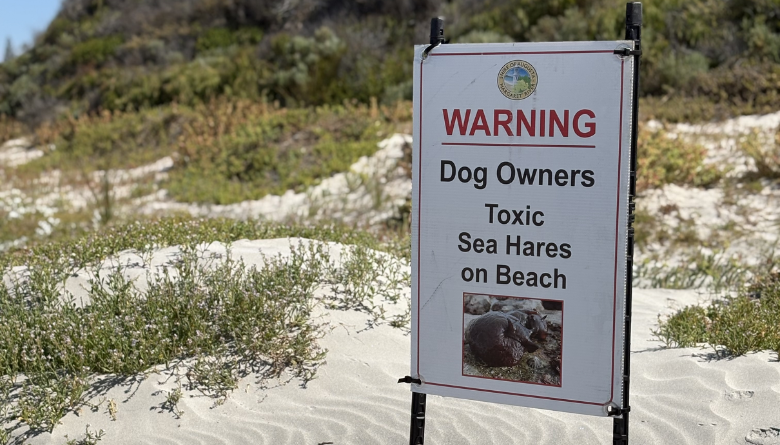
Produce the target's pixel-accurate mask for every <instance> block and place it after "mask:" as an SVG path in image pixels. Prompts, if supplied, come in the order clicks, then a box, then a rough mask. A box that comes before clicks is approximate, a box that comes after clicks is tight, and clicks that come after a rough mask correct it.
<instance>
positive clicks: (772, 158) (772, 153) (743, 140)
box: [737, 128, 780, 179]
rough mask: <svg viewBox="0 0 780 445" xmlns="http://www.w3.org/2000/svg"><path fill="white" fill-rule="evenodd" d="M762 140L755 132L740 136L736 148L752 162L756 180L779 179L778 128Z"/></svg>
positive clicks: (779, 148) (779, 133)
mask: <svg viewBox="0 0 780 445" xmlns="http://www.w3.org/2000/svg"><path fill="white" fill-rule="evenodd" d="M770 137H771V139H770V140H769V141H766V140H764V138H762V137H761V135H760V134H759V133H758V132H757V131H753V132H751V133H749V134H747V135H744V136H741V137H740V138H739V140H738V141H737V147H738V148H739V149H740V150H741V151H742V153H744V154H745V155H747V156H748V157H749V158H750V159H752V160H753V162H754V163H755V167H756V172H755V175H753V176H755V177H756V178H767V179H780V128H778V129H777V130H776V131H775V134H774V135H772V136H770Z"/></svg>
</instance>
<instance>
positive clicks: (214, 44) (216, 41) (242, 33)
mask: <svg viewBox="0 0 780 445" xmlns="http://www.w3.org/2000/svg"><path fill="white" fill-rule="evenodd" d="M262 39H263V31H262V30H261V29H259V28H254V27H246V28H240V29H238V30H231V29H228V28H209V29H207V30H206V32H204V33H203V34H202V35H201V36H200V37H198V41H197V42H196V43H195V49H197V51H198V52H205V51H209V50H213V49H218V48H227V47H229V46H231V45H256V44H258V43H260V41H261V40H262Z"/></svg>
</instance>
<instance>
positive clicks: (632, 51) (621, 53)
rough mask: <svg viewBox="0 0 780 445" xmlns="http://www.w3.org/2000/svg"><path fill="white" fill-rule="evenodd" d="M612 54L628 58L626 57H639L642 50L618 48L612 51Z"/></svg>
mask: <svg viewBox="0 0 780 445" xmlns="http://www.w3.org/2000/svg"><path fill="white" fill-rule="evenodd" d="M613 54H617V55H618V56H623V57H628V56H641V55H642V50H641V49H631V48H619V49H616V50H615V51H613Z"/></svg>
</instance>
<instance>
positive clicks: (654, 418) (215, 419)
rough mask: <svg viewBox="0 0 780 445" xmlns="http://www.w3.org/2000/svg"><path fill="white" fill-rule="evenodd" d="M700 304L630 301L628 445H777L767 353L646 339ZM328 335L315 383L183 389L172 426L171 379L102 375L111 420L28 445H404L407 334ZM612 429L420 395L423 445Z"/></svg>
mask: <svg viewBox="0 0 780 445" xmlns="http://www.w3.org/2000/svg"><path fill="white" fill-rule="evenodd" d="M288 243H289V242H288V241H287V240H272V241H252V242H242V243H241V245H240V246H239V247H240V249H237V250H234V253H239V254H240V255H241V256H242V257H243V258H244V259H245V261H247V262H248V263H250V264H251V263H253V262H254V263H256V262H258V261H260V259H259V254H258V252H260V249H265V250H266V251H271V250H274V249H275V251H278V252H284V251H285V248H284V245H287V244H288ZM702 301H704V298H703V297H702V296H700V295H698V294H697V293H696V292H695V291H670V290H637V291H636V292H635V305H634V315H635V318H634V325H633V338H634V341H633V345H632V349H633V353H632V357H631V358H632V384H631V405H632V417H631V443H632V444H637V445H638V444H663V445H667V444H672V445H677V444H680V445H683V444H707V445H715V444H723V445H726V444H754V445H770V444H773V445H777V444H780V363H778V362H777V361H776V360H777V359H776V357H774V355H770V354H769V353H761V354H753V355H748V356H746V357H739V358H736V359H733V360H715V359H713V358H712V357H711V355H710V352H711V351H710V350H702V349H696V348H689V349H668V350H664V349H661V348H660V346H661V344H660V343H659V342H658V341H657V340H653V339H652V337H651V335H650V329H652V328H653V327H654V326H655V324H656V322H657V315H658V314H659V313H662V314H668V313H671V312H672V311H673V309H674V308H677V307H681V306H682V305H687V304H695V303H697V302H702ZM320 316H321V317H322V320H323V321H327V322H329V323H330V325H331V327H332V328H333V329H331V330H329V332H328V333H327V334H326V335H325V336H324V337H323V338H322V340H321V345H322V346H323V347H325V348H327V349H328V351H329V352H328V355H327V358H326V363H325V364H323V365H322V366H321V368H320V370H319V372H318V378H316V379H315V380H313V381H311V382H309V383H308V385H306V387H305V388H304V387H302V386H301V385H300V382H297V381H295V380H293V381H291V382H289V383H287V384H282V382H271V384H270V385H267V386H270V387H265V388H264V387H261V385H259V384H258V383H257V381H256V378H253V377H252V376H250V377H248V378H245V379H244V380H242V381H241V385H240V388H239V389H238V390H236V391H235V392H233V393H232V394H231V396H230V398H229V399H228V400H227V402H226V403H225V404H224V405H223V406H219V407H213V406H212V405H213V399H209V398H206V397H203V396H201V395H200V394H199V393H197V392H186V391H185V393H184V396H183V397H182V400H181V402H179V405H178V406H179V408H180V409H182V410H183V411H184V413H183V414H182V415H181V416H180V417H177V416H176V415H175V414H173V413H171V412H169V411H166V410H163V409H162V408H161V404H162V403H163V402H164V400H165V396H164V394H161V393H159V391H162V390H170V389H172V388H173V387H174V384H173V383H172V381H173V379H168V380H167V381H166V377H170V375H169V373H167V372H163V373H161V374H159V375H151V376H149V377H148V378H147V379H145V380H142V381H124V382H121V383H119V382H114V381H112V380H111V379H109V378H106V379H105V381H104V383H105V384H106V385H107V388H108V389H107V390H106V391H104V392H103V395H101V396H100V397H107V398H114V399H115V400H116V401H117V405H118V409H119V412H118V414H117V420H116V421H112V420H111V418H110V417H109V415H108V414H107V412H106V409H105V405H103V406H101V408H99V409H98V411H97V412H92V411H90V410H88V409H85V410H83V412H82V413H81V415H80V416H77V415H75V414H70V415H68V416H66V417H65V418H64V419H63V421H62V425H61V426H59V427H58V428H56V429H55V430H54V433H53V434H43V435H40V436H38V437H35V438H33V439H32V440H30V442H29V443H31V444H62V443H64V438H63V436H64V435H65V434H68V435H69V436H70V437H71V438H76V437H83V433H84V428H85V425H86V424H90V425H91V427H90V429H93V430H94V429H98V428H102V429H104V430H106V436H105V437H104V439H103V440H102V443H109V444H155V445H157V444H170V445H185V444H186V445H189V444H312V445H315V444H330V443H332V444H334V445H335V444H404V443H408V429H409V405H410V399H411V395H410V392H409V387H408V385H399V384H396V380H397V379H398V378H399V377H402V376H404V375H406V374H408V372H409V354H410V352H409V350H410V349H409V344H410V337H409V336H408V335H407V334H406V333H405V332H404V331H403V330H400V329H395V328H392V327H390V326H387V325H380V326H375V327H372V328H367V322H368V319H369V317H368V316H367V315H365V314H362V313H359V312H355V311H331V310H327V311H326V310H323V311H322V312H321V315H320ZM98 400H99V398H97V397H96V398H95V402H97V401H98ZM611 427H612V421H611V420H610V419H604V418H594V417H587V416H579V415H571V414H565V413H556V412H548V411H537V410H531V409H525V408H518V407H509V406H501V405H492V404H487V403H481V402H472V401H466V400H457V399H445V398H441V397H429V398H428V423H427V429H426V431H427V434H426V443H430V444H452V445H455V444H498V443H501V444H610V443H612V441H611Z"/></svg>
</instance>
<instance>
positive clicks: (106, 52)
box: [70, 36, 122, 65]
mask: <svg viewBox="0 0 780 445" xmlns="http://www.w3.org/2000/svg"><path fill="white" fill-rule="evenodd" d="M120 45H122V37H121V36H109V37H98V38H92V39H89V40H86V41H84V42H81V43H79V44H77V45H76V46H74V47H73V49H72V50H71V53H70V63H71V64H72V65H83V64H94V65H100V64H102V63H103V62H105V61H106V60H108V59H109V58H110V57H111V56H113V55H114V52H115V51H116V49H117V48H119V46H120Z"/></svg>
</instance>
